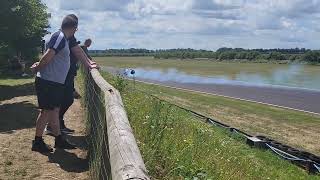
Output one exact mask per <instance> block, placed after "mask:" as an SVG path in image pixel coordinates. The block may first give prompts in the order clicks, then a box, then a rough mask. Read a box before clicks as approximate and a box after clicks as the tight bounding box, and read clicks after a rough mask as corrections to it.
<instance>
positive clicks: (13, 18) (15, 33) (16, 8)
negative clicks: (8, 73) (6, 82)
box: [0, 0, 49, 64]
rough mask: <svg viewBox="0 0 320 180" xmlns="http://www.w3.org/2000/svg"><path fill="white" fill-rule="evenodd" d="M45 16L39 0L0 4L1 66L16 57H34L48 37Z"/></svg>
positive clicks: (42, 5) (3, 0)
mask: <svg viewBox="0 0 320 180" xmlns="http://www.w3.org/2000/svg"><path fill="white" fill-rule="evenodd" d="M48 16H49V15H48V13H47V11H46V6H45V5H44V4H43V3H42V2H41V0H1V1H0V17H1V18H0V64H7V63H8V59H9V60H10V59H11V58H13V57H16V56H19V58H23V59H25V60H26V61H32V60H33V59H35V58H37V56H38V54H39V50H40V49H41V45H42V38H43V36H44V35H45V34H47V33H48V32H47V30H46V29H47V28H48V27H49V25H48Z"/></svg>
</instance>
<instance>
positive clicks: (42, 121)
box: [31, 78, 53, 153]
mask: <svg viewBox="0 0 320 180" xmlns="http://www.w3.org/2000/svg"><path fill="white" fill-rule="evenodd" d="M35 89H36V92H37V99H38V105H39V108H40V109H41V111H40V113H39V116H38V118H37V122H36V133H35V139H34V140H33V141H32V148H31V150H32V151H37V152H40V153H47V152H52V151H53V149H52V148H51V147H49V146H48V145H46V144H45V143H44V141H43V139H42V134H43V130H44V128H45V126H46V124H47V123H48V121H49V119H50V112H51V111H52V110H51V107H50V104H49V103H48V102H49V100H48V97H49V94H48V90H49V89H50V88H48V84H47V83H46V82H45V81H43V80H41V79H40V78H36V80H35Z"/></svg>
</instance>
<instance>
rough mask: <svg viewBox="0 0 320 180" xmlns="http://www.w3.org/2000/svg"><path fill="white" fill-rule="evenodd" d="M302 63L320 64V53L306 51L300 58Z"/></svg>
mask: <svg viewBox="0 0 320 180" xmlns="http://www.w3.org/2000/svg"><path fill="white" fill-rule="evenodd" d="M302 60H303V61H307V62H312V63H320V51H308V52H307V53H305V54H304V55H303V57H302Z"/></svg>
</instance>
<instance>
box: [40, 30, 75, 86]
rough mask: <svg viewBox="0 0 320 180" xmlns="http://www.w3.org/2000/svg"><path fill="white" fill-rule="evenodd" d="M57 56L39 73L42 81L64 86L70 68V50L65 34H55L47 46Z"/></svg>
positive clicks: (59, 32) (58, 32)
mask: <svg viewBox="0 0 320 180" xmlns="http://www.w3.org/2000/svg"><path fill="white" fill-rule="evenodd" d="M47 48H48V49H53V50H54V51H55V52H56V54H55V56H54V57H53V59H52V60H51V61H50V62H49V63H48V64H47V66H45V67H44V68H43V69H41V70H40V71H39V72H38V73H37V77H40V78H41V79H44V80H48V81H53V82H57V83H60V84H64V83H65V80H66V77H67V74H68V71H69V68H70V50H69V44H68V40H67V39H66V37H65V36H64V34H63V32H61V31H57V32H55V33H54V34H53V35H52V36H51V38H50V41H49V42H48V44H47Z"/></svg>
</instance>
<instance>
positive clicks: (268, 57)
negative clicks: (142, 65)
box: [89, 47, 320, 63]
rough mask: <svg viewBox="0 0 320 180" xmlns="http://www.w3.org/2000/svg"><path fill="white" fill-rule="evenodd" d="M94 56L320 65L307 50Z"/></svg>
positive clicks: (315, 54)
mask: <svg viewBox="0 0 320 180" xmlns="http://www.w3.org/2000/svg"><path fill="white" fill-rule="evenodd" d="M89 53H91V55H93V56H153V57H154V58H157V59H170V58H178V59H201V58H203V59H214V60H247V61H261V62H262V61H263V62H265V61H288V62H309V63H320V51H319V50H311V49H306V48H290V49H280V48H274V49H244V48H226V47H223V48H219V49H218V50H216V51H212V50H203V49H200V50H196V49H191V48H187V49H157V50H148V49H137V48H129V49H106V50H90V51H89Z"/></svg>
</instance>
